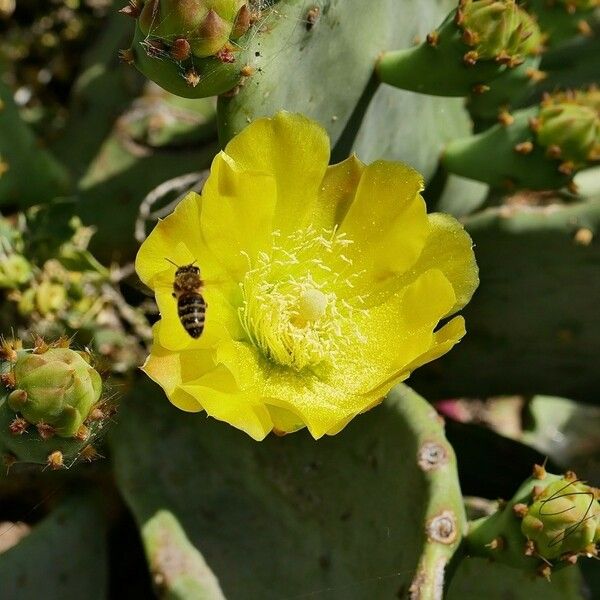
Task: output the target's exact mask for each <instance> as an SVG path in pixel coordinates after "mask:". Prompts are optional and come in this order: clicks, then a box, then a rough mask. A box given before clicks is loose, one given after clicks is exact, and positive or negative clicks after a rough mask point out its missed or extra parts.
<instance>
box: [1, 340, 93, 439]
mask: <svg viewBox="0 0 600 600" xmlns="http://www.w3.org/2000/svg"><path fill="white" fill-rule="evenodd" d="M12 376H13V377H14V380H13V381H12V384H11V387H13V388H14V389H13V390H12V391H11V392H10V394H9V395H8V405H9V406H10V408H11V409H12V410H13V411H15V412H16V413H20V414H21V415H22V416H23V417H24V418H25V420H26V421H27V422H28V423H33V424H34V425H39V424H40V423H43V424H44V425H46V426H50V427H51V428H52V429H53V430H54V431H53V433H56V435H58V436H61V437H72V436H74V435H75V434H76V433H77V431H78V430H79V428H80V427H81V426H82V425H83V422H84V421H85V419H86V418H87V417H88V414H89V413H90V411H91V409H92V407H93V406H94V404H96V403H97V402H98V400H99V399H100V394H101V392H102V380H101V378H100V375H99V374H98V372H97V371H96V370H94V368H93V367H91V366H90V365H89V363H88V362H87V361H86V360H85V359H84V358H83V357H82V356H81V354H79V353H78V352H76V351H74V350H71V349H69V348H50V349H48V350H46V351H45V352H42V353H39V354H38V353H31V352H28V351H20V352H19V353H18V356H17V358H16V361H15V362H14V365H13V366H12Z"/></svg>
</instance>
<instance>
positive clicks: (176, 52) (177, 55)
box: [169, 38, 192, 62]
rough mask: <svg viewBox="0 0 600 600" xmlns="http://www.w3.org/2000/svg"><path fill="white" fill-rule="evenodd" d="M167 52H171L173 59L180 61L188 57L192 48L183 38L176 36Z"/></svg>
mask: <svg viewBox="0 0 600 600" xmlns="http://www.w3.org/2000/svg"><path fill="white" fill-rule="evenodd" d="M169 53H170V54H171V58H172V59H173V60H176V61H177V62H181V61H182V60H187V59H188V58H189V57H190V54H191V53H192V48H191V46H190V43H189V42H188V41H187V40H186V39H185V38H177V39H176V40H175V41H174V42H173V45H172V46H171V50H170V51H169Z"/></svg>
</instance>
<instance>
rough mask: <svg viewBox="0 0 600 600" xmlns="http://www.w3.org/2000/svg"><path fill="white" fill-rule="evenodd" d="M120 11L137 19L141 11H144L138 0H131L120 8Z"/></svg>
mask: <svg viewBox="0 0 600 600" xmlns="http://www.w3.org/2000/svg"><path fill="white" fill-rule="evenodd" d="M119 12H120V13H121V14H122V15H125V16H127V17H132V18H134V19H137V17H139V16H140V13H141V12H142V7H141V6H140V4H139V3H138V2H137V0H130V1H129V4H127V6H124V7H123V8H122V9H121V10H119Z"/></svg>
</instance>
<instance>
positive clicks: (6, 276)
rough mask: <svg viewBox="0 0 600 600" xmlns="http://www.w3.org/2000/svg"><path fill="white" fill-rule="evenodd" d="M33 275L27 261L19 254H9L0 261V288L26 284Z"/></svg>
mask: <svg viewBox="0 0 600 600" xmlns="http://www.w3.org/2000/svg"><path fill="white" fill-rule="evenodd" d="M32 275H33V272H32V269H31V265H30V264H29V261H28V260H27V259H26V258H25V257H23V256H21V255H20V254H11V255H10V256H7V257H3V258H2V260H1V261H0V288H8V289H10V288H15V287H18V286H19V285H22V284H23V283H27V282H28V281H29V280H30V279H31V277H32Z"/></svg>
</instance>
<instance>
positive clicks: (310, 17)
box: [306, 6, 321, 31]
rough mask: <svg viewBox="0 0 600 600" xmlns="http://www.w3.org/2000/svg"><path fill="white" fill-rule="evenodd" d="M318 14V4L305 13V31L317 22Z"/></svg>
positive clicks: (319, 13) (319, 12) (319, 10)
mask: <svg viewBox="0 0 600 600" xmlns="http://www.w3.org/2000/svg"><path fill="white" fill-rule="evenodd" d="M320 16H321V9H320V8H319V7H318V6H313V7H312V8H311V9H310V10H309V11H308V12H307V13H306V31H310V30H311V29H312V28H313V27H314V26H315V25H316V24H317V21H318V20H319V17H320Z"/></svg>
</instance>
